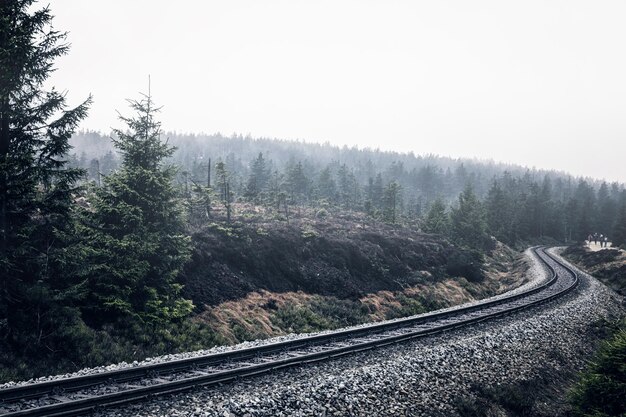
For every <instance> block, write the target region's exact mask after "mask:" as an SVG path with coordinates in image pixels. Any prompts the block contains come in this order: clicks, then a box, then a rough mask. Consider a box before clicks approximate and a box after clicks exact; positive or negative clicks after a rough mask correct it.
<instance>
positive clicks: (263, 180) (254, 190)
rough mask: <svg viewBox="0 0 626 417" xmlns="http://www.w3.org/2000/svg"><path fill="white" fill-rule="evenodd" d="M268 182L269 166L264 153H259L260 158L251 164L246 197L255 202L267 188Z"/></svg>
mask: <svg viewBox="0 0 626 417" xmlns="http://www.w3.org/2000/svg"><path fill="white" fill-rule="evenodd" d="M268 180H269V171H268V169H267V164H266V162H265V159H264V158H263V152H259V156H258V157H256V158H255V159H254V160H253V161H252V163H251V164H250V176H249V177H248V184H247V186H246V197H248V198H251V199H253V200H254V199H256V198H257V197H258V196H259V194H260V193H261V192H263V191H264V190H265V188H266V187H267V183H268Z"/></svg>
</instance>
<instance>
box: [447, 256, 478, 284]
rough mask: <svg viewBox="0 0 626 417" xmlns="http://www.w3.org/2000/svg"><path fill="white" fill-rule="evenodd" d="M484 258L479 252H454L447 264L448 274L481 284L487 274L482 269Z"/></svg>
mask: <svg viewBox="0 0 626 417" xmlns="http://www.w3.org/2000/svg"><path fill="white" fill-rule="evenodd" d="M481 265H482V256H481V255H480V253H478V252H470V251H465V252H460V251H455V252H453V253H452V254H451V255H450V257H449V258H448V261H447V263H446V272H447V273H448V274H450V275H452V276H461V277H465V278H466V279H467V280H468V281H470V282H481V281H482V280H483V279H484V278H485V274H484V272H483V270H482V269H481Z"/></svg>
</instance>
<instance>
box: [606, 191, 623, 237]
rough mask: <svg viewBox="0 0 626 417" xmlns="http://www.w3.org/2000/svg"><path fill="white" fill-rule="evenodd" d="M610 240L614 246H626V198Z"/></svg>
mask: <svg viewBox="0 0 626 417" xmlns="http://www.w3.org/2000/svg"><path fill="white" fill-rule="evenodd" d="M609 238H610V239H611V241H612V245H613V246H626V198H625V199H623V201H622V205H621V207H620V210H619V213H618V216H617V220H616V221H615V225H614V226H613V233H612V236H609Z"/></svg>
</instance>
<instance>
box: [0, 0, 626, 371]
mask: <svg viewBox="0 0 626 417" xmlns="http://www.w3.org/2000/svg"><path fill="white" fill-rule="evenodd" d="M33 4H34V1H32V0H23V1H3V2H1V3H0V14H1V16H2V19H0V71H1V73H0V79H1V81H2V82H1V84H0V291H1V294H0V363H1V364H2V365H3V367H4V368H5V369H3V370H2V372H1V373H0V377H1V379H3V380H6V379H8V378H11V377H15V376H16V375H17V376H24V375H29V376H32V375H33V373H35V372H37V371H41V370H42V369H45V370H46V371H54V370H56V369H64V370H66V369H68V368H72V367H74V368H79V367H80V366H84V365H86V364H102V363H106V361H109V360H114V359H120V358H128V357H132V355H133V354H136V351H137V350H138V346H141V347H143V348H144V349H145V352H146V354H150V353H155V352H159V353H162V352H169V351H180V350H185V349H195V348H199V347H205V346H212V345H215V344H218V343H221V342H222V341H220V340H219V338H218V337H217V336H216V335H215V334H214V333H212V332H211V331H210V330H209V329H207V327H205V326H203V325H202V324H201V323H199V322H197V321H193V320H187V318H189V317H190V316H192V315H193V314H194V311H195V312H197V310H198V309H199V308H200V307H201V306H198V305H194V303H193V302H192V300H191V299H190V297H187V296H186V293H185V291H184V290H185V288H184V285H183V280H182V278H181V277H182V275H184V274H183V272H185V273H186V276H189V275H190V273H189V270H188V268H189V265H190V262H192V261H193V259H192V258H193V256H194V254H196V255H197V253H198V252H199V250H200V249H199V248H200V247H201V245H203V244H205V243H203V242H205V241H208V240H210V239H213V238H214V237H215V236H218V235H219V233H221V234H222V235H223V236H226V237H227V238H229V239H230V238H232V236H233V234H234V233H235V231H236V230H237V228H239V229H242V228H244V226H245V225H247V224H252V225H253V226H255V224H254V221H257V220H255V219H258V218H259V217H261V218H262V219H263V222H264V223H263V224H264V225H265V226H264V227H268V226H267V225H268V224H269V225H271V224H274V225H276V230H282V229H281V227H283V226H284V225H289V224H290V223H291V222H294V221H296V220H297V219H303V218H307V217H310V218H314V219H324V218H334V216H341V215H354V218H355V219H358V222H359V227H361V228H362V230H365V231H367V227H372V225H377V224H378V225H382V226H380V227H379V228H378V229H377V230H382V231H383V232H384V233H387V234H389V235H393V233H396V232H397V234H401V233H405V234H406V232H405V231H406V230H409V229H410V230H412V231H413V232H415V233H417V234H419V235H420V236H426V237H424V241H426V242H427V243H428V245H430V246H428V245H426V244H424V246H423V247H420V248H419V250H418V249H416V250H415V256H414V258H415V270H418V269H419V267H420V265H421V264H420V262H425V261H424V260H423V259H421V258H420V256H421V254H420V252H419V251H421V250H426V249H427V248H432V247H435V246H436V247H437V248H439V249H438V250H439V252H437V256H438V257H439V258H441V259H444V258H446V257H447V255H449V254H454V256H456V257H457V258H456V261H457V262H458V263H459V264H460V266H459V265H450V263H448V265H447V266H446V267H447V269H446V268H445V267H444V268H440V267H439V266H440V265H439V264H436V263H435V262H434V261H432V259H430V258H429V259H428V262H431V261H432V262H431V263H429V267H431V268H430V270H428V271H426V272H427V274H426V272H425V273H424V275H428V276H429V277H431V276H435V278H437V277H436V275H437V274H440V275H441V276H444V275H445V274H448V275H454V274H456V275H463V274H464V276H465V277H466V278H468V280H469V281H472V280H475V281H478V280H479V279H480V278H481V271H480V266H478V267H477V266H476V262H478V264H480V262H482V261H483V259H484V256H485V255H486V254H488V253H489V252H490V251H491V250H493V248H494V247H495V245H496V244H497V242H498V241H500V242H504V243H506V244H509V245H511V246H514V247H518V248H522V247H524V246H526V245H529V244H534V243H538V242H576V241H583V240H584V239H585V238H586V237H587V236H588V235H589V234H591V233H602V234H603V235H605V236H608V237H609V239H610V240H611V241H612V242H613V244H614V245H616V246H619V245H622V246H624V245H626V190H625V188H624V185H623V184H619V183H611V184H609V183H606V182H603V181H598V180H593V179H589V178H575V177H572V176H571V175H568V174H566V173H560V172H552V171H541V170H536V169H527V168H524V167H520V166H511V165H505V164H498V163H495V162H485V161H477V160H459V159H452V158H447V157H440V156H434V155H425V156H419V155H415V154H412V153H409V154H401V153H394V152H384V151H380V150H372V149H359V148H347V147H343V148H342V147H336V146H333V145H330V144H317V143H306V142H302V141H290V140H278V139H267V138H256V139H254V138H251V137H243V136H241V135H233V136H230V137H226V136H223V135H221V134H213V135H206V134H198V135H192V134H179V133H174V132H169V133H168V132H164V131H163V129H162V127H161V124H160V122H159V110H160V107H159V106H158V104H156V103H155V100H154V98H153V96H152V93H151V92H150V91H148V92H147V93H146V94H145V95H141V96H139V97H138V98H137V99H135V100H130V101H129V104H130V109H126V110H122V111H121V114H122V116H120V120H119V127H118V128H117V129H115V130H113V131H112V132H110V133H106V134H102V133H98V132H91V131H79V130H78V129H79V127H80V123H81V121H83V120H84V119H85V118H86V117H87V115H88V112H89V107H90V104H91V102H92V98H91V97H87V98H85V99H84V101H83V102H82V103H81V104H79V105H78V106H76V107H73V108H70V107H69V106H68V105H67V102H66V95H65V93H62V92H60V91H59V90H57V89H54V88H53V89H50V90H46V89H45V88H44V85H45V83H46V81H47V80H48V79H49V77H50V75H51V73H52V71H53V68H54V62H55V60H56V59H57V58H59V57H61V56H63V55H65V54H66V53H68V52H69V46H68V44H67V40H66V34H65V33H64V32H59V31H55V30H53V29H52V26H51V25H52V20H53V16H52V14H51V12H50V10H49V9H47V8H46V7H43V8H39V9H36V11H32V8H33ZM156 95H157V96H158V94H156ZM122 99H123V98H120V100H122ZM163 104H165V105H167V103H163ZM111 111H112V112H113V111H115V109H111ZM415 147H416V149H419V143H416V145H415ZM352 224H353V223H350V225H352ZM253 226H250V227H248V229H246V233H252V232H250V231H253V232H254V233H256V235H258V236H268V235H269V236H270V237H271V239H270V238H267V239H265V240H263V239H262V238H259V241H262V242H266V243H267V242H275V241H276V240H277V239H279V237H277V236H279V235H280V233H274V232H272V233H270V232H267V231H266V230H262V229H261V228H256V227H253ZM216 231H217V232H216ZM383 232H380V233H383ZM341 233H343V231H342V232H341ZM362 233H363V236H366V237H367V238H368V239H370V240H371V242H369V244H370V247H372V248H373V247H375V246H377V244H374V243H372V242H385V240H384V239H379V237H378V236H369V235H366V234H365V232H362ZM207 236H208V237H207ZM315 236H316V232H315V231H312V230H309V229H304V230H303V231H302V232H301V233H300V234H298V235H297V236H296V237H295V238H294V239H296V238H297V239H300V240H301V241H305V240H307V239H310V238H312V237H315ZM407 236H408V234H407ZM411 236H413V235H411ZM226 237H225V238H224V239H223V241H227V240H228V239H227V238H226ZM375 238H376V239H379V240H376V239H375ZM246 239H248V240H247V241H246V242H248V241H252V238H251V237H250V236H249V235H246ZM411 239H413V238H412V237H408V238H406V239H405V241H412V240H411ZM429 239H437V241H436V242H435V243H433V242H431V240H429ZM398 241H399V240H398ZM403 242H404V241H403ZM441 242H446V243H445V245H444V244H443V243H441ZM233 245H234V244H233ZM446 245H447V246H446ZM379 246H380V245H378V248H379ZM415 246H416V247H417V246H419V245H417V244H415ZM451 247H453V248H451ZM424 248H426V249H424ZM266 249H267V248H266ZM333 249H334V248H333ZM272 250H274V251H275V248H269V249H267V253H271V252H272ZM340 250H341V245H337V249H336V251H337V252H336V253H334V252H333V253H329V254H328V256H329V257H332V256H333V255H334V256H337V257H341V256H343V257H345V258H346V259H348V261H351V260H352V261H353V259H352V258H356V256H354V254H353V253H347V254H343V253H340ZM374 250H375V249H372V251H374ZM355 253H356V250H355ZM300 255H302V254H300ZM444 255H445V256H444ZM233 256H234V255H233ZM302 256H304V255H302ZM307 256H308V255H307ZM401 257H402V255H401V254H399V255H398V254H395V253H394V256H393V257H391V256H389V258H390V259H389V260H388V263H386V264H383V263H381V265H380V270H381V271H383V272H385V271H386V272H385V273H387V274H388V273H389V268H388V266H389V265H392V266H394V267H396V268H397V269H398V270H402V266H397V265H398V264H399V263H401V262H400V259H401ZM391 258H394V259H391ZM439 258H437V262H439V261H441V263H443V262H445V261H444V260H441V259H439ZM342 259H343V258H342ZM196 260H197V259H196ZM348 261H346V262H344V263H349V262H348ZM342 262H343V261H342ZM364 263H365V261H363V264H364ZM191 264H192V263H191ZM251 264H252V263H251ZM328 264H331V265H334V264H333V259H330V260H329V262H328ZM457 266H459V268H456V267H457ZM352 267H353V269H355V270H358V269H359V268H362V269H363V270H365V269H366V268H365V267H363V266H362V265H356V266H354V265H352ZM186 268H187V269H186ZM333 268H335V269H336V270H337V271H339V272H338V274H339V273H343V272H345V271H344V270H345V269H348V267H345V268H344V270H340V268H339V267H335V266H333ZM296 269H297V267H295V266H294V270H296ZM405 269H406V268H405ZM442 271H443V272H442ZM410 272H414V271H410ZM431 272H432V273H431ZM242 274H243V272H242ZM388 275H389V274H388ZM317 276H319V274H318V275H317ZM342 276H345V274H344V275H342ZM307 277H308V276H307ZM387 278H388V277H386V279H387ZM391 278H395V277H391ZM429 279H430V278H429ZM433 279H434V278H433ZM389 281H390V282H391V279H389ZM326 284H327V283H325V285H326ZM394 285H395V284H394ZM314 287H315V283H313V284H311V288H314ZM328 288H330V286H328V285H327V286H325V287H324V290H325V291H330V290H329V289H328ZM420 311H421V310H420ZM343 324H345V323H343ZM150 349H151V350H150ZM34 362H41V363H43V364H44V365H42V367H41V368H37V367H36V366H34V365H33V363H34ZM55 366H58V368H55Z"/></svg>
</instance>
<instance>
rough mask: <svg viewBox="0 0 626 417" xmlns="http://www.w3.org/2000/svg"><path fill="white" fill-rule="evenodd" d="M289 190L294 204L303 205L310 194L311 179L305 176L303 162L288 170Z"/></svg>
mask: <svg viewBox="0 0 626 417" xmlns="http://www.w3.org/2000/svg"><path fill="white" fill-rule="evenodd" d="M286 180H287V190H288V191H289V196H290V199H291V202H292V204H302V203H303V202H304V201H305V200H306V197H307V195H308V192H309V179H308V178H307V177H306V175H305V174H304V170H303V168H302V162H300V161H298V163H297V164H293V165H292V166H291V167H289V168H288V169H287V178H286Z"/></svg>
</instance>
